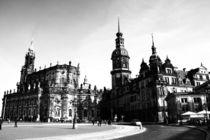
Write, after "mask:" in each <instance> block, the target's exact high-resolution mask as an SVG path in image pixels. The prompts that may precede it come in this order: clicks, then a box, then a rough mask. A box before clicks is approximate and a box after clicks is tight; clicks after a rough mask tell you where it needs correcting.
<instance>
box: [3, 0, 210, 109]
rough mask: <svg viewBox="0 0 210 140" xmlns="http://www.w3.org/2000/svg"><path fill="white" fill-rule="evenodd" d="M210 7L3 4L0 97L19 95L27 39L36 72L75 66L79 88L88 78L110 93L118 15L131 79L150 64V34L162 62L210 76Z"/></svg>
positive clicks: (159, 2)
mask: <svg viewBox="0 0 210 140" xmlns="http://www.w3.org/2000/svg"><path fill="white" fill-rule="evenodd" d="M209 7H210V1H208V0H200V1H198V0H190V1H189V0H129V1H128V0H0V65H1V69H0V77H1V78H0V85H1V86H0V98H2V97H3V92H4V91H5V90H9V89H14V88H16V82H18V81H19V80H20V70H21V66H22V65H23V64H24V57H25V53H26V51H27V49H28V47H29V46H30V41H31V40H32V39H33V40H34V48H35V53H36V60H35V67H36V68H39V67H40V66H41V67H42V68H43V67H44V65H46V66H47V67H49V65H50V63H52V64H53V65H55V64H56V63H57V61H59V63H60V64H64V63H68V61H72V64H73V65H77V64H78V63H80V66H81V77H80V82H82V81H83V79H84V76H85V75H87V78H88V81H89V82H90V83H91V84H92V85H97V87H98V88H103V87H104V86H106V87H107V88H110V87H111V76H110V71H111V69H112V63H111V59H110V58H111V53H112V51H113V50H114V49H115V38H116V35H115V34H116V32H117V17H118V16H119V17H120V25H121V31H122V32H123V34H124V38H125V48H126V49H127V50H128V52H129V55H130V58H131V59H130V69H131V71H132V77H135V75H136V74H138V72H139V68H140V63H141V60H142V58H144V60H145V61H147V62H148V59H149V56H150V55H151V33H153V34H154V40H155V46H156V47H157V53H158V55H159V56H160V57H161V59H162V61H164V60H165V58H166V56H167V55H168V56H169V58H170V59H171V61H172V63H173V65H174V66H176V67H178V68H179V69H183V68H187V70H189V69H191V68H196V67H198V66H200V63H201V62H202V63H203V65H204V66H206V67H207V68H209V69H210V49H209V48H210V16H209V13H210V8H209ZM0 105H1V100H0ZM0 107H1V106H0ZM0 110H1V109H0Z"/></svg>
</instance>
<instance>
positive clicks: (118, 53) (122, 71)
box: [111, 19, 131, 89]
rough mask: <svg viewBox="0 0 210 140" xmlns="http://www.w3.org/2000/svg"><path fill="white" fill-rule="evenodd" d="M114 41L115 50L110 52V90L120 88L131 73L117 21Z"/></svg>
mask: <svg viewBox="0 0 210 140" xmlns="http://www.w3.org/2000/svg"><path fill="white" fill-rule="evenodd" d="M116 36H117V38H116V39H115V43H116V49H115V50H114V51H113V52H112V57H111V60H112V71H111V75H112V88H113V89H114V88H117V87H121V86H122V85H124V83H125V81H127V80H128V79H129V78H130V74H131V71H130V70H129V59H130V57H129V55H128V51H127V50H126V49H125V48H124V38H123V37H122V36H123V34H122V33H121V32H120V22H119V19H118V32H117V34H116Z"/></svg>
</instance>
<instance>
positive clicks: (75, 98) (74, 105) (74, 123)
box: [71, 94, 78, 129]
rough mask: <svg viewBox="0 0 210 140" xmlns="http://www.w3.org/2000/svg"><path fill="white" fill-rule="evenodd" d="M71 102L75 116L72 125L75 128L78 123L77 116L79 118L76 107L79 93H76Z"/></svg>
mask: <svg viewBox="0 0 210 140" xmlns="http://www.w3.org/2000/svg"><path fill="white" fill-rule="evenodd" d="M71 103H72V105H73V107H74V117H73V125H72V129H75V125H76V118H77V115H76V114H77V111H76V107H77V104H78V101H77V95H76V94H75V95H74V99H73V100H71Z"/></svg>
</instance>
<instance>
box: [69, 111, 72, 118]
mask: <svg viewBox="0 0 210 140" xmlns="http://www.w3.org/2000/svg"><path fill="white" fill-rule="evenodd" d="M71 116H72V110H71V109H69V117H71Z"/></svg>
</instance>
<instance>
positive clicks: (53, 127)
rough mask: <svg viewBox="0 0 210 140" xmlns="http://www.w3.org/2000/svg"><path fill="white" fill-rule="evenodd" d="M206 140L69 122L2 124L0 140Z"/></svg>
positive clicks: (188, 133)
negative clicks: (73, 125)
mask: <svg viewBox="0 0 210 140" xmlns="http://www.w3.org/2000/svg"><path fill="white" fill-rule="evenodd" d="M16 139H23V140H69V139H72V140H99V139H100V140H110V139H119V140H137V139H138V140H145V139H148V140H186V139H187V140H206V133H204V132H203V131H200V130H199V129H195V128H190V127H186V126H167V125H144V128H143V129H141V130H140V129H139V127H137V126H129V125H105V124H103V125H102V126H97V125H92V124H77V129H72V124H71V123H18V127H17V128H15V127H14V123H10V124H8V123H4V124H3V128H2V130H1V131H0V140H16Z"/></svg>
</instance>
